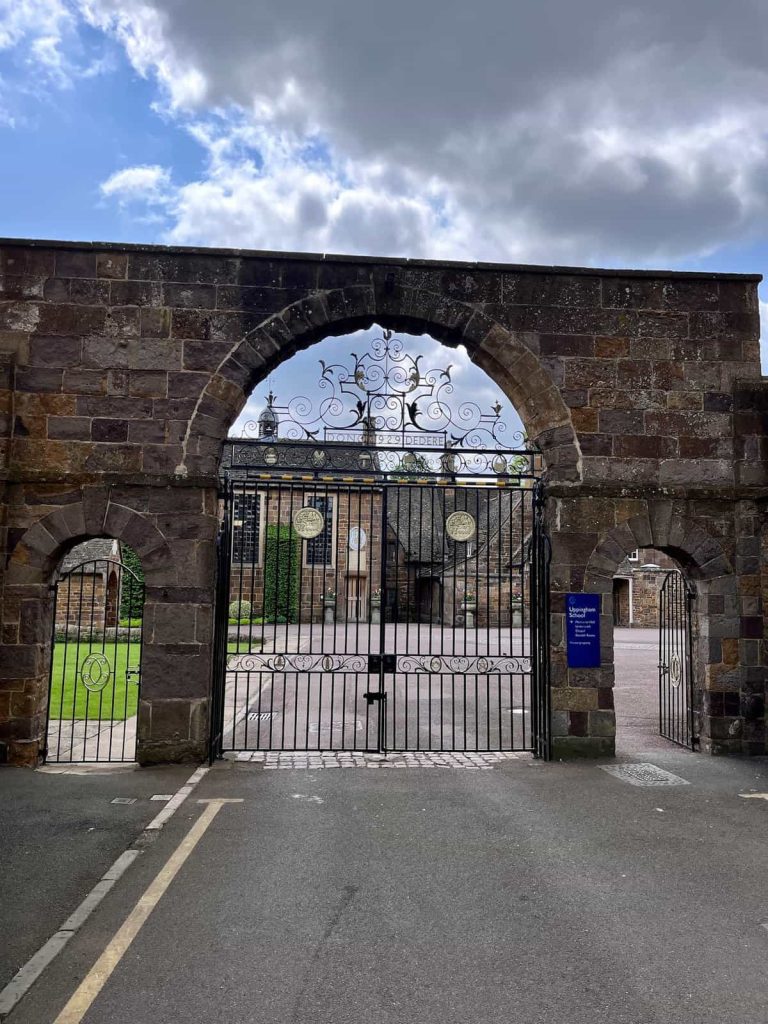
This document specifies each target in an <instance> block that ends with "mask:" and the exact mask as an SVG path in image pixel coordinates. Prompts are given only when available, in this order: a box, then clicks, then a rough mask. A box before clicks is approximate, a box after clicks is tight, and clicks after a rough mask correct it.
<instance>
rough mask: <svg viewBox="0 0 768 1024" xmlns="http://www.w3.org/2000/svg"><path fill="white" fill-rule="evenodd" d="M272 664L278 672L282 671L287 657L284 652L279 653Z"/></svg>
mask: <svg viewBox="0 0 768 1024" xmlns="http://www.w3.org/2000/svg"><path fill="white" fill-rule="evenodd" d="M272 665H273V666H274V667H275V668H276V669H277V671H278V672H281V671H282V670H283V669H284V668H285V658H284V657H283V656H282V654H278V655H277V657H276V658H275V659H274V661H273V662H272Z"/></svg>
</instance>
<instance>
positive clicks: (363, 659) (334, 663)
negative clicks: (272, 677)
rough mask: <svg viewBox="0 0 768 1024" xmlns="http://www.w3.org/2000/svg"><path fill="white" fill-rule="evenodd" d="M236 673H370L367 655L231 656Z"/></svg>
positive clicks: (230, 661) (231, 665) (231, 662)
mask: <svg viewBox="0 0 768 1024" xmlns="http://www.w3.org/2000/svg"><path fill="white" fill-rule="evenodd" d="M227 667H228V668H229V669H230V670H231V671H236V672H365V673H366V674H367V672H368V655H367V654H256V653H250V654H231V655H230V656H229V658H228V661H227Z"/></svg>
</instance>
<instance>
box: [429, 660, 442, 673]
mask: <svg viewBox="0 0 768 1024" xmlns="http://www.w3.org/2000/svg"><path fill="white" fill-rule="evenodd" d="M429 667H430V669H431V670H432V671H433V672H439V671H440V668H441V662H440V659H439V658H433V659H432V660H431V661H430V663H429Z"/></svg>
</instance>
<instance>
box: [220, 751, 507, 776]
mask: <svg viewBox="0 0 768 1024" xmlns="http://www.w3.org/2000/svg"><path fill="white" fill-rule="evenodd" d="M227 759H228V760H233V761H239V762H248V763H249V764H260V765H261V766H262V767H263V768H264V769H265V770H271V769H276V768H311V769H312V770H313V771H314V770H315V769H317V768H468V769H470V770H471V771H490V770H491V769H492V768H495V767H497V766H499V765H502V764H504V763H506V762H507V761H517V760H519V759H520V755H519V754H510V753H488V754H482V753H481V754H478V753H475V752H470V753H438V752H436V751H435V752H434V753H430V752H429V751H423V752H419V753H402V754H398V753H392V754H387V755H384V754H366V753H363V752H358V751H331V752H319V751H314V752H308V751H299V752H294V751H280V752H265V751H256V752H253V751H250V750H245V751H242V752H241V753H239V754H236V755H232V756H231V757H228V758H227Z"/></svg>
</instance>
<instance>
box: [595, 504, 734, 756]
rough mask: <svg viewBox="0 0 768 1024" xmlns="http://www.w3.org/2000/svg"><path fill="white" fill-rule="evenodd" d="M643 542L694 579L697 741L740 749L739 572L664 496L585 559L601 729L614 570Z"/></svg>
mask: <svg viewBox="0 0 768 1024" xmlns="http://www.w3.org/2000/svg"><path fill="white" fill-rule="evenodd" d="M647 547H653V548H655V549H657V550H659V551H662V552H664V553H665V554H668V555H670V556H671V557H672V558H674V559H675V560H676V561H677V563H678V564H679V565H680V567H681V568H682V569H683V571H684V572H685V574H686V575H687V576H688V577H689V578H690V579H691V580H692V581H693V582H694V583H695V586H696V598H695V601H694V607H693V612H694V620H695V625H696V628H695V631H694V636H695V646H694V678H695V681H696V691H697V694H696V696H697V700H696V708H695V711H694V713H695V714H696V715H697V719H698V732H699V734H700V737H701V747H702V749H703V750H705V751H707V752H709V753H726V752H731V751H740V750H741V745H742V741H743V737H744V735H745V734H746V733H748V731H749V729H748V719H749V714H748V712H747V714H746V715H743V714H742V713H741V711H740V710H739V712H738V713H737V714H734V713H733V712H734V707H733V703H734V697H735V696H736V695H738V694H739V692H740V690H741V689H742V684H743V682H744V679H743V678H742V676H743V674H742V673H740V671H739V668H738V650H739V637H740V635H741V621H740V616H739V613H738V578H737V577H736V575H735V574H734V571H733V567H732V564H731V562H730V560H729V558H728V556H727V554H726V552H725V550H724V548H723V545H722V544H721V542H720V541H719V540H718V539H717V538H716V537H713V536H712V535H711V534H710V533H708V532H707V531H706V530H704V529H703V528H702V527H701V526H699V525H698V524H697V523H695V522H693V521H692V520H690V519H689V518H687V517H686V516H685V515H684V514H681V513H680V512H679V511H676V510H675V508H674V506H673V504H672V503H670V502H649V503H648V510H647V514H646V515H638V516H634V517H633V518H631V519H629V520H627V521H625V522H623V523H621V524H620V525H618V526H616V527H614V528H613V529H611V530H608V531H607V533H606V534H605V535H604V536H603V538H602V539H601V540H600V542H599V543H598V544H597V545H596V547H595V549H594V550H593V552H592V554H591V556H590V558H589V560H588V562H587V567H586V573H585V576H584V590H585V591H587V592H591V593H596V594H600V595H601V597H602V607H601V626H602V637H603V639H602V647H603V666H602V667H601V668H600V669H599V670H596V671H597V672H599V682H598V694H597V702H598V707H599V709H600V712H599V713H600V715H601V718H602V727H603V728H604V729H605V733H606V735H608V736H611V735H615V713H614V709H613V685H614V659H613V620H614V609H613V597H614V574H615V572H616V570H617V569H618V567H619V565H620V564H621V562H622V561H623V560H624V558H625V557H626V556H627V555H628V554H630V553H631V552H632V551H634V550H636V549H638V548H647ZM726 693H727V694H729V696H730V699H729V701H728V702H726V701H725V700H724V695H725V694H726ZM736 703H737V704H738V703H739V701H738V699H737V700H736Z"/></svg>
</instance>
